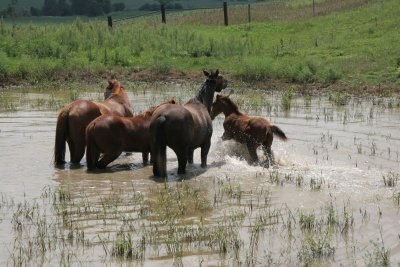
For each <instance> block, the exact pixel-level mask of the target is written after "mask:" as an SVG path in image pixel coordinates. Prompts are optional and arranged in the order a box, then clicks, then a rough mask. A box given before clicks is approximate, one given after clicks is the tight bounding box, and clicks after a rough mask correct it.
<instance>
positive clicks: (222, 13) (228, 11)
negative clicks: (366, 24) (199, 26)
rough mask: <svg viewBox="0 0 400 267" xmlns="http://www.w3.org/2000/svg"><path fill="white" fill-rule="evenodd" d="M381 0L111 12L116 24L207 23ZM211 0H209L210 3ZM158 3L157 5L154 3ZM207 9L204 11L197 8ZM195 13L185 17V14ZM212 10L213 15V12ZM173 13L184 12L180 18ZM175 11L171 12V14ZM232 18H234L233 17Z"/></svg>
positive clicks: (300, 14)
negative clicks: (148, 19) (151, 21)
mask: <svg viewBox="0 0 400 267" xmlns="http://www.w3.org/2000/svg"><path fill="white" fill-rule="evenodd" d="M375 1H377V0H303V1H293V0H271V1H268V0H266V1H260V0H248V1H245V0H236V1H233V0H231V1H229V2H228V1H213V2H211V1H204V2H203V1H201V2H202V3H205V2H206V3H205V4H204V5H203V6H201V4H200V3H199V2H200V1H199V2H197V3H196V6H195V7H189V8H183V7H182V8H179V9H170V8H167V7H168V6H165V5H164V4H160V5H159V6H158V7H157V8H158V10H152V11H147V12H146V11H142V12H140V11H136V13H135V14H133V15H125V16H121V15H120V16H108V26H109V27H110V28H112V27H114V26H115V23H116V24H118V23H122V22H130V21H132V22H133V21H134V20H135V19H138V18H143V17H150V16H154V18H155V19H156V20H157V16H156V15H157V14H158V15H160V17H159V18H160V20H159V21H160V22H161V23H167V22H168V19H170V21H173V22H174V23H206V24H224V25H226V26H228V25H229V24H239V23H250V22H253V21H265V20H291V19H292V20H295V19H304V18H309V17H313V16H318V15H326V14H330V13H333V12H336V11H340V10H345V9H349V8H356V7H359V6H361V5H364V4H366V3H369V2H375ZM207 3H208V4H207ZM153 7H154V6H153ZM194 11H204V12H197V13H196V12H194ZM189 12H194V13H191V14H190V16H186V17H185V19H182V17H183V14H187V13H189ZM206 12H212V15H210V13H206ZM172 14H181V15H182V16H181V17H180V21H178V20H177V19H176V18H177V17H178V16H176V15H175V16H172ZM169 15H171V16H169ZM230 18H232V22H231V21H230Z"/></svg>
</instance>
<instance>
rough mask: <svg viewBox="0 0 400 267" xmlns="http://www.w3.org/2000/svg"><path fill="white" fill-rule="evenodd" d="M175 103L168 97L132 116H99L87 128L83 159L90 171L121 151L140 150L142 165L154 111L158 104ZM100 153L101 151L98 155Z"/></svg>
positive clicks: (106, 163) (147, 152)
mask: <svg viewBox="0 0 400 267" xmlns="http://www.w3.org/2000/svg"><path fill="white" fill-rule="evenodd" d="M164 104H175V100H173V99H172V100H169V101H168V102H165V103H163V104H160V105H158V106H156V107H151V108H150V109H149V110H147V111H145V112H143V113H141V114H139V115H137V116H134V117H120V116H115V115H102V116H100V117H98V118H96V119H94V120H93V121H92V122H91V123H89V125H88V126H87V127H86V143H87V147H86V162H87V167H88V169H89V170H91V169H94V168H96V167H97V168H99V169H104V168H105V167H106V166H107V165H108V164H109V163H111V162H112V161H113V160H115V159H116V158H118V157H119V155H121V153H122V152H142V158H143V164H147V162H148V159H149V153H150V134H149V126H150V119H151V116H152V115H153V112H154V111H155V110H156V109H157V108H158V107H159V106H161V105H164ZM100 153H103V155H102V158H101V159H100V160H99V158H100Z"/></svg>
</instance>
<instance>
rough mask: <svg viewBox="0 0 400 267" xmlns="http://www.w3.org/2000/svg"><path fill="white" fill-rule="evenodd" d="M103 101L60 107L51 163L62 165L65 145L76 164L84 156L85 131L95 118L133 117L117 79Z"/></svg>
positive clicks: (80, 102)
mask: <svg viewBox="0 0 400 267" xmlns="http://www.w3.org/2000/svg"><path fill="white" fill-rule="evenodd" d="M104 97H105V98H106V99H105V100H104V101H102V102H94V101H89V100H75V101H74V102H72V103H70V104H68V105H67V106H65V107H64V108H62V109H61V110H60V111H59V113H58V117H57V124H56V125H57V126H56V137H55V146H54V163H55V165H60V164H64V163H65V150H66V145H65V143H66V142H67V143H68V147H69V151H70V154H71V162H72V163H79V162H80V161H81V159H82V158H83V155H84V154H85V147H86V142H85V129H86V126H87V125H88V124H89V123H90V122H91V121H92V120H94V119H95V118H97V117H99V116H101V115H103V114H113V115H119V116H133V112H132V108H131V105H130V103H129V99H128V96H127V94H126V91H125V88H124V87H123V86H121V85H120V84H119V82H118V81H117V80H109V81H108V86H107V88H106V91H105V92H104Z"/></svg>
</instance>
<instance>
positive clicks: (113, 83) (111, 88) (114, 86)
mask: <svg viewBox="0 0 400 267" xmlns="http://www.w3.org/2000/svg"><path fill="white" fill-rule="evenodd" d="M120 87H121V86H120V84H119V82H118V81H117V80H116V79H109V80H108V86H107V87H106V90H105V92H104V100H106V99H107V98H109V97H110V96H111V95H112V94H114V93H116V92H117V91H119V89H120Z"/></svg>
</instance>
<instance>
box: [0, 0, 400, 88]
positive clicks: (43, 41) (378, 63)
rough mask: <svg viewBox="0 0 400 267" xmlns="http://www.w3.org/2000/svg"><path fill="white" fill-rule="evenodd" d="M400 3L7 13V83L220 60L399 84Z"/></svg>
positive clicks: (246, 70)
mask: <svg viewBox="0 0 400 267" xmlns="http://www.w3.org/2000/svg"><path fill="white" fill-rule="evenodd" d="M399 11H400V6H399V5H398V3H397V0H385V1H379V2H377V3H374V4H367V5H364V6H362V7H360V8H356V9H352V10H349V11H343V12H340V13H334V14H331V15H329V16H320V17H316V18H310V19H298V20H295V21H289V22H282V21H280V22H278V21H269V22H258V23H253V24H251V25H248V24H242V25H234V26H229V27H224V26H208V25H199V24H195V25H194V24H189V25H187V24H179V23H176V24H174V25H171V24H167V25H159V24H158V23H157V22H155V19H154V21H153V20H152V19H144V20H137V21H135V22H134V23H132V22H131V23H127V24H118V25H117V26H116V27H115V28H114V30H112V31H109V30H108V28H107V25H106V23H105V22H104V21H90V22H82V21H80V20H76V21H75V22H74V23H72V24H61V25H45V26H43V25H36V24H26V25H22V26H10V25H9V24H6V23H4V22H0V83H1V84H7V83H10V82H13V81H14V82H15V81H16V82H21V81H25V82H26V81H27V82H31V83H41V82H45V81H52V80H59V79H74V78H76V77H77V75H79V76H87V74H91V75H92V76H96V75H99V74H101V73H109V72H116V73H131V72H140V71H150V72H151V73H154V74H161V75H162V74H166V73H169V72H178V73H179V72H181V71H182V72H188V73H190V72H197V71H198V70H200V69H203V68H220V69H222V70H223V71H224V72H225V73H230V74H232V75H233V76H235V77H236V78H237V79H239V80H244V81H265V80H270V79H278V80H283V81H285V82H295V83H314V82H316V83H321V84H332V83H337V82H340V83H343V84H346V85H359V84H363V85H367V86H368V85H369V86H374V85H378V84H382V85H386V86H389V87H392V88H395V87H396V85H398V84H399V77H400V51H399V49H398V43H399V41H400V36H399V35H398V32H397V30H396V28H397V26H398V19H397V14H398V13H399ZM203 14H204V16H206V15H207V14H212V13H207V12H205V13H203ZM179 16H182V15H179ZM157 19H158V18H157ZM175 20H177V21H179V20H180V18H179V17H177V18H175ZM82 73H84V75H82Z"/></svg>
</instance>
